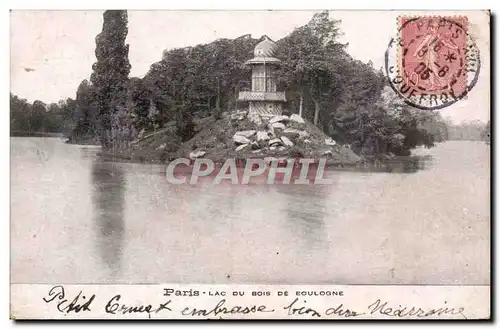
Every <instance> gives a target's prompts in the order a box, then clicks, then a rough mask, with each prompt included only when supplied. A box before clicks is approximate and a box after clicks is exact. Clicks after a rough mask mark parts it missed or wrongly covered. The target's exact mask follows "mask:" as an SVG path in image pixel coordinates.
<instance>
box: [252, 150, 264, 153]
mask: <svg viewBox="0 0 500 329" xmlns="http://www.w3.org/2000/svg"><path fill="white" fill-rule="evenodd" d="M260 152H262V150H254V151H252V153H260Z"/></svg>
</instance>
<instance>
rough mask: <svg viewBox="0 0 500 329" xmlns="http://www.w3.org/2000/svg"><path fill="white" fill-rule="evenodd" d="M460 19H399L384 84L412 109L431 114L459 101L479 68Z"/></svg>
mask: <svg viewBox="0 0 500 329" xmlns="http://www.w3.org/2000/svg"><path fill="white" fill-rule="evenodd" d="M467 27H468V20H467V17H466V16H456V17H444V16H418V17H407V16H402V17H400V18H399V28H398V33H397V36H396V37H394V38H393V39H391V41H390V43H389V47H388V49H387V51H386V54H385V69H386V75H387V77H388V80H389V83H390V86H391V87H392V88H393V89H394V91H395V92H396V93H397V94H398V95H399V96H400V97H401V98H403V100H404V101H405V102H406V103H407V104H409V105H411V106H413V107H416V108H419V109H425V110H436V109H442V108H444V107H447V106H450V105H452V104H454V103H455V102H457V101H459V100H461V99H463V98H464V97H466V96H467V94H468V93H469V92H470V91H471V90H472V88H473V87H474V85H475V84H476V81H477V79H478V77H479V70H480V66H481V62H480V56H479V49H478V47H477V45H476V44H475V42H474V40H473V38H472V37H471V35H470V34H469V33H468V31H467Z"/></svg>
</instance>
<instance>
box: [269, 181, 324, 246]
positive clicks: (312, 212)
mask: <svg viewBox="0 0 500 329" xmlns="http://www.w3.org/2000/svg"><path fill="white" fill-rule="evenodd" d="M326 190H327V187H326V186H318V185H316V186H312V185H301V186H299V185H282V186H279V188H278V191H279V192H280V193H281V194H284V195H285V196H286V206H285V210H284V212H285V214H286V220H287V226H288V229H289V230H290V231H291V233H292V236H296V237H298V238H300V240H301V242H302V243H303V247H304V249H306V251H312V250H317V249H320V248H321V247H322V245H323V244H324V243H325V241H326V236H325V229H324V226H325V222H324V217H325V214H326V212H327V209H326V206H325V197H326V195H327V193H326Z"/></svg>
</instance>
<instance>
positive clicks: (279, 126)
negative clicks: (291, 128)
mask: <svg viewBox="0 0 500 329" xmlns="http://www.w3.org/2000/svg"><path fill="white" fill-rule="evenodd" d="M271 127H273V128H274V129H281V130H283V129H285V128H286V126H285V125H284V124H282V123H281V122H275V123H273V124H272V125H271Z"/></svg>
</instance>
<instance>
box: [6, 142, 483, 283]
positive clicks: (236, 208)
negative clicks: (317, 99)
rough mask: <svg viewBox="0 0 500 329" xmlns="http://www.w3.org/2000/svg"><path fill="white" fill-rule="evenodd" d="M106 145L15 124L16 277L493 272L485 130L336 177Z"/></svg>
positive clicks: (320, 279) (441, 279)
mask: <svg viewBox="0 0 500 329" xmlns="http://www.w3.org/2000/svg"><path fill="white" fill-rule="evenodd" d="M98 150H99V149H98V148H96V147H89V146H75V145H67V144H64V143H63V142H62V141H61V140H60V139H57V138H11V225H10V226H11V282H12V283H220V284H224V283H235V282H237V283H262V284H266V283H283V284H285V283H286V284H288V283H304V284H305V283H309V284H314V283H317V284H489V283H490V281H489V277H490V148H489V146H487V145H486V144H485V143H484V142H447V143H443V144H439V145H438V146H437V147H436V148H433V149H430V150H428V149H419V150H418V151H417V153H420V154H428V155H430V156H431V160H430V161H429V163H427V165H426V167H425V169H423V170H419V171H416V172H412V173H387V172H377V173H375V172H349V171H328V172H327V175H328V176H329V177H330V178H331V179H332V180H333V184H331V185H324V186H318V185H263V184H254V185H250V186H241V185H217V186H214V185H207V184H200V185H196V186H190V185H175V186H174V185H170V184H168V182H167V181H166V179H165V167H164V166H160V165H145V164H130V163H109V162H102V161H100V160H99V158H98V157H97V156H96V152H98Z"/></svg>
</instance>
